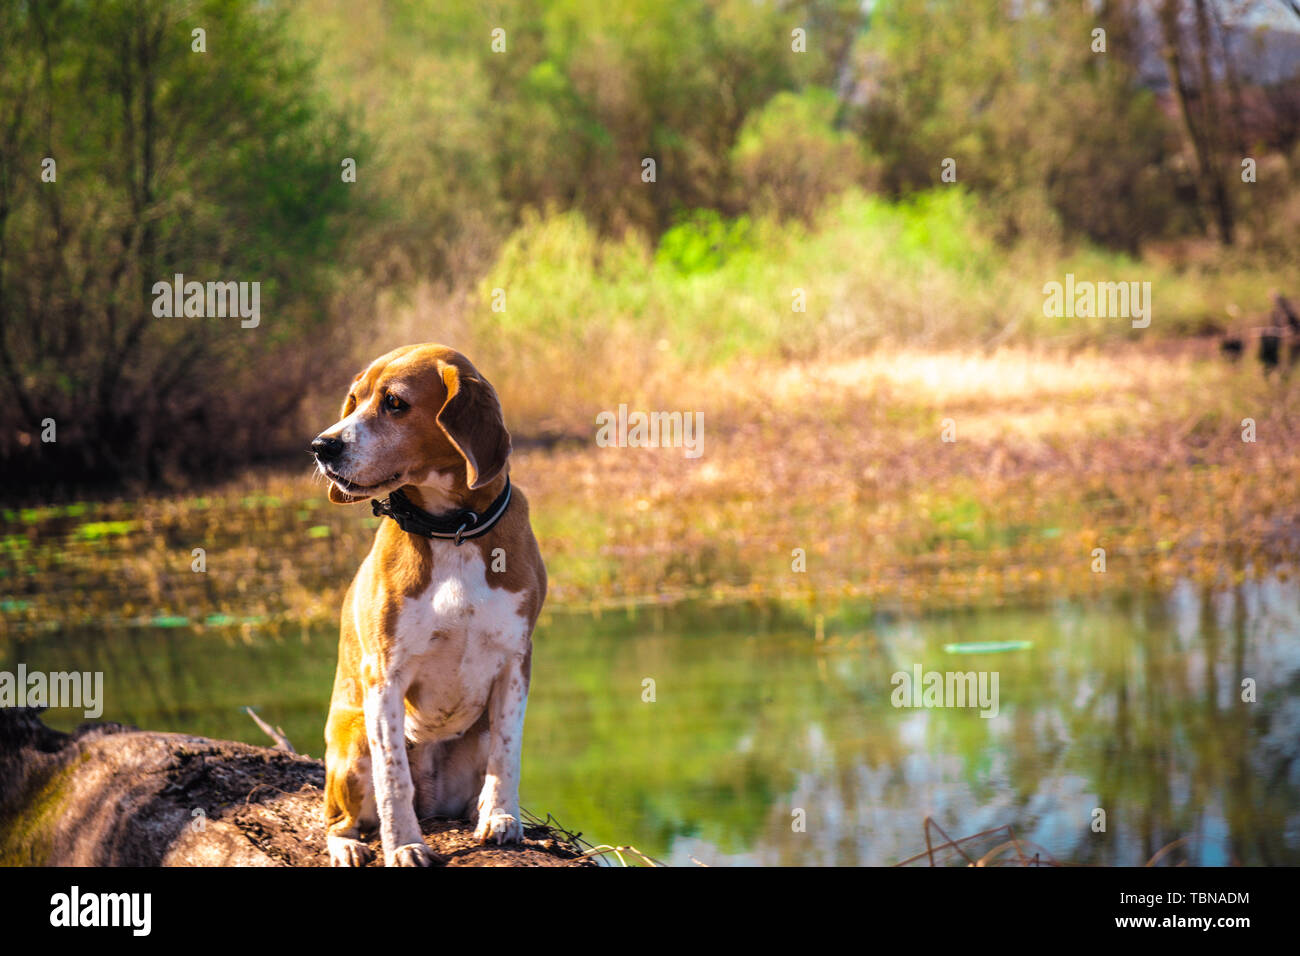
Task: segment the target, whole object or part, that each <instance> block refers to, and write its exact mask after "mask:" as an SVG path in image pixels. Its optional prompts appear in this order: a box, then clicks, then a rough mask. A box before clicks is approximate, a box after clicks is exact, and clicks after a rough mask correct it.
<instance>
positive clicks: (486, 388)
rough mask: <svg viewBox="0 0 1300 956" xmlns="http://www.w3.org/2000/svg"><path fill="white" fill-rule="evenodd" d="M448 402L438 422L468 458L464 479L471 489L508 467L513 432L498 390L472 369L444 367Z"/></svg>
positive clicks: (440, 412) (443, 373) (443, 407)
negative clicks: (502, 410) (507, 420)
mask: <svg viewBox="0 0 1300 956" xmlns="http://www.w3.org/2000/svg"><path fill="white" fill-rule="evenodd" d="M442 382H443V384H444V385H446V386H447V401H446V402H444V403H443V406H442V410H441V411H439V412H438V424H439V425H440V426H442V430H443V431H444V432H446V433H447V437H448V438H449V439H451V443H452V445H454V446H455V448H456V450H457V451H458V452H460V454H461V456H462V457H463V458H464V459H465V481H466V483H467V484H468V485H469V487H470V489H471V490H472V489H474V488H482V487H483V486H484V485H486V484H487V483H488V482H490V481H491V480H492V479H493V478H495V477H496V476H497V475H499V474H501V469H503V468H505V466H506V459H507V458H508V457H510V433H509V432H508V431H506V423H505V419H504V417H503V416H502V414H501V401H500V400H499V399H498V398H497V393H496V389H494V388H493V387H492V386H491V385H490V384H488V382H487V380H486V379H483V378H480V377H479V376H478V375H477V374H475V373H474V372H473V371H472V370H462V369H460V368H458V367H457V366H455V365H450V364H445V365H443V366H442Z"/></svg>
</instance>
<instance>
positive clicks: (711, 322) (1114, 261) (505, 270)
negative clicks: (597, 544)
mask: <svg viewBox="0 0 1300 956" xmlns="http://www.w3.org/2000/svg"><path fill="white" fill-rule="evenodd" d="M995 220H996V217H995V215H994V214H993V211H992V210H990V209H989V208H988V207H987V206H985V205H982V204H981V203H980V201H979V200H978V199H976V198H975V197H973V196H971V195H970V194H968V193H966V192H963V191H962V190H961V188H960V187H957V186H951V187H946V188H940V189H936V190H932V191H930V192H927V193H923V194H920V195H919V196H917V197H915V198H913V199H911V200H909V201H905V202H890V201H887V200H884V199H881V198H879V197H875V196H868V195H864V194H862V193H860V192H857V191H850V192H848V193H845V194H844V195H842V196H841V197H839V198H838V199H837V200H834V201H832V202H831V203H830V204H829V205H828V206H827V208H826V209H824V210H823V212H822V213H821V214H820V216H819V217H818V218H817V219H816V221H815V222H814V223H813V224H812V225H811V226H808V227H804V226H801V225H799V224H798V223H797V222H794V221H787V222H784V223H778V222H776V221H775V220H772V219H768V218H757V219H750V218H748V217H740V218H737V219H730V220H728V219H723V218H720V217H718V216H716V215H715V214H710V213H700V214H696V215H693V216H689V217H686V218H685V219H684V220H683V221H682V222H681V223H680V224H679V225H677V226H676V227H674V228H673V229H671V230H669V231H668V233H666V234H665V235H664V236H663V237H662V238H661V239H660V240H659V242H658V243H657V244H656V243H651V242H650V241H649V240H647V239H646V238H645V237H643V236H640V235H638V234H637V233H635V232H629V233H628V234H626V235H625V237H624V238H623V239H621V240H615V239H609V238H602V237H600V236H599V235H598V234H597V233H596V232H595V231H594V230H593V229H592V228H591V227H590V226H589V225H587V223H586V222H585V221H584V220H583V218H582V216H581V215H580V214H577V213H565V214H554V215H550V216H540V215H530V216H527V217H525V221H524V223H523V225H522V226H521V227H520V228H519V229H517V230H516V231H515V232H514V234H513V235H512V236H511V237H510V239H509V240H508V241H507V242H506V243H505V245H504V248H503V250H502V251H501V253H500V255H499V256H498V258H497V259H496V262H495V265H494V266H493V267H492V268H491V269H490V270H489V271H488V273H487V275H486V276H485V277H484V278H483V279H482V281H481V282H480V283H478V284H477V285H476V286H474V287H473V288H469V289H463V290H439V289H432V288H429V287H421V288H417V289H414V290H408V291H407V292H406V293H404V294H401V295H399V294H396V293H394V294H392V295H390V296H389V297H387V298H386V299H385V301H384V304H383V307H382V310H381V311H382V314H383V315H385V316H386V317H391V318H386V320H385V321H384V322H383V323H381V324H380V326H379V327H378V328H375V329H370V328H367V330H366V334H365V335H364V336H363V341H362V343H361V344H359V345H358V347H357V349H356V353H355V361H356V363H357V364H358V365H360V364H362V363H364V362H366V361H368V360H369V359H370V358H373V357H374V356H375V355H377V354H379V353H380V352H381V351H382V350H384V349H387V348H389V347H396V346H397V345H401V344H406V343H408V342H414V341H428V340H430V339H433V340H438V341H445V342H454V343H456V344H457V345H458V346H459V347H461V348H462V350H463V351H465V352H466V353H467V354H469V355H471V357H473V358H474V360H475V361H476V362H477V363H478V365H479V366H480V367H481V368H483V369H484V370H485V371H487V373H488V374H489V377H491V378H492V379H493V380H494V382H495V383H496V384H497V386H498V389H499V390H500V391H501V393H502V398H503V400H504V401H505V404H506V407H507V408H508V409H509V410H510V413H511V415H512V418H513V421H514V422H515V424H516V426H517V427H520V428H522V430H523V431H525V432H532V433H536V432H539V431H541V432H555V431H562V430H564V429H565V428H568V427H571V425H572V423H573V422H574V421H578V422H580V423H582V424H583V426H584V427H585V424H586V419H587V418H588V417H589V410H590V409H591V408H593V407H595V408H606V407H610V406H611V404H614V405H616V404H617V403H618V402H620V401H626V402H631V403H637V402H640V403H649V404H650V405H651V406H652V407H668V406H664V405H663V404H662V402H664V401H666V400H668V399H671V398H672V397H673V396H674V395H675V394H676V393H677V392H678V391H679V387H680V382H681V381H682V379H683V377H685V376H697V375H700V374H709V375H711V374H715V373H719V372H720V371H721V373H722V374H724V375H726V374H727V373H726V372H725V370H726V369H727V368H728V367H729V366H730V365H731V364H732V363H734V362H737V361H742V362H743V361H759V362H762V361H769V362H776V363H784V362H789V361H796V362H801V361H808V360H814V361H842V360H843V359H844V358H846V357H853V356H861V355H865V354H869V353H871V352H873V351H874V350H876V349H880V348H885V349H891V350H894V349H900V348H902V349H907V350H913V351H914V350H927V351H930V350H936V349H942V350H951V349H963V348H967V349H969V348H978V349H988V348H997V347H1001V346H1017V347H1027V348H1028V347H1046V348H1076V347H1082V346H1087V345H1091V346H1094V347H1098V348H1101V347H1109V345H1110V344H1112V343H1116V342H1132V343H1135V344H1139V345H1145V346H1148V347H1150V346H1151V345H1152V343H1158V342H1161V341H1167V340H1169V339H1171V338H1181V337H1186V336H1188V335H1189V334H1194V333H1199V332H1204V331H1207V330H1211V329H1217V328H1223V327H1226V326H1237V325H1239V326H1252V325H1259V324H1263V323H1264V322H1265V321H1266V318H1267V315H1268V311H1269V309H1270V307H1271V303H1270V300H1269V290H1270V289H1273V288H1279V289H1284V290H1285V289H1287V288H1288V282H1293V281H1294V277H1293V276H1291V277H1288V275H1287V274H1286V273H1285V271H1284V270H1282V269H1281V268H1280V267H1276V266H1271V265H1269V264H1268V263H1267V262H1265V261H1264V260H1262V259H1260V258H1258V257H1250V256H1246V255H1244V254H1242V255H1240V256H1239V257H1234V256H1233V255H1232V254H1231V253H1224V252H1223V251H1222V250H1219V249H1214V250H1210V249H1208V248H1206V247H1203V246H1197V245H1195V244H1191V245H1181V246H1168V247H1162V248H1156V247H1153V248H1151V249H1150V250H1148V251H1147V252H1146V253H1145V254H1144V256H1143V257H1142V258H1140V259H1137V258H1132V257H1130V256H1126V255H1124V254H1121V253H1114V252H1106V251H1102V250H1098V249H1096V248H1092V247H1088V246H1074V247H1070V248H1065V247H1062V246H1059V245H1057V244H1054V243H1052V242H1047V241H1036V240H1024V241H1021V242H1018V243H1013V244H1010V245H1006V244H1000V243H998V242H996V241H995V240H994V237H993V228H992V227H993V223H994V222H995ZM1210 252H1212V253H1213V254H1212V256H1211V255H1210V254H1209V253H1210ZM1070 273H1072V274H1074V275H1075V276H1076V278H1077V279H1078V280H1079V281H1081V282H1082V281H1087V282H1139V283H1146V282H1149V283H1150V284H1151V285H1150V299H1151V313H1150V315H1151V323H1150V326H1149V327H1148V328H1145V329H1134V328H1133V327H1132V324H1131V321H1130V320H1129V319H1127V318H1123V317H1119V318H1116V317H1082V316H1071V317H1059V318H1058V317H1052V316H1047V315H1044V300H1045V296H1044V293H1043V287H1044V285H1045V284H1046V283H1048V282H1060V283H1063V282H1064V281H1065V277H1066V275H1067V274H1070ZM735 377H736V378H737V379H739V378H741V377H742V373H739V372H738V373H736V374H735ZM342 385H343V383H340V384H339V387H340V388H341V387H342ZM336 402H337V397H336V395H335V392H334V391H331V392H330V393H329V395H328V396H327V400H326V401H325V402H324V403H323V405H322V409H321V414H322V415H324V414H327V409H328V410H329V411H332V410H333V407H334V404H335V403H336Z"/></svg>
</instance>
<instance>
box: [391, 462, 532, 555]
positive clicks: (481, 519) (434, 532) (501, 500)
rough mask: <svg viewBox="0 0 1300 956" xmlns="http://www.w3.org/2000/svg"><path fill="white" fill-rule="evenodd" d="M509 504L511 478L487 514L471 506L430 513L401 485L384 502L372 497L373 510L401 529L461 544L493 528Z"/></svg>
mask: <svg viewBox="0 0 1300 956" xmlns="http://www.w3.org/2000/svg"><path fill="white" fill-rule="evenodd" d="M509 505H510V479H509V478H507V479H506V486H505V488H503V489H502V490H501V494H499V495H497V498H496V501H494V502H492V504H490V505H489V506H488V510H487V511H486V512H484V513H483V514H479V513H478V512H477V511H470V510H469V509H463V510H460V511H451V512H448V513H447V514H443V515H434V514H430V513H429V512H427V511H425V510H424V509H423V508H417V507H416V506H415V505H413V504H411V499H410V498H408V497H406V495H404V494H402V490H401V489H400V488H399V489H397V490H396V491H394V492H392V493H391V494H390V495H389V496H388V497H387V498H385V499H384V500H382V501H381V500H380V499H378V498H373V499H371V502H370V509H371V510H372V511H373V512H374V513H375V514H376V515H377V516H379V517H381V518H385V517H386V518H392V519H393V520H394V521H396V522H397V526H398V527H399V528H401V529H402V530H403V531H406V532H408V533H409V534H418V535H420V536H421V537H423V538H446V539H448V540H451V541H454V542H456V544H457V546H459V545H460V543H461V541H463V540H464V539H465V538H477V537H478V536H479V535H481V534H486V533H487V532H488V531H490V530H491V529H492V526H493V525H494V524H496V523H497V522H498V521H500V520H501V516H502V515H503V514H505V513H506V508H507V507H509Z"/></svg>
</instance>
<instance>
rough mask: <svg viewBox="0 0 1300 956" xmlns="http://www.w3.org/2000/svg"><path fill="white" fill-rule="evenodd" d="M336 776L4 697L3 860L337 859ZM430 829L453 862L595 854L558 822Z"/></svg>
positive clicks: (261, 754) (241, 748)
mask: <svg viewBox="0 0 1300 956" xmlns="http://www.w3.org/2000/svg"><path fill="white" fill-rule="evenodd" d="M324 783H325V768H324V766H323V765H322V764H321V763H320V762H319V761H316V760H312V759H310V758H308V757H303V756H299V755H297V754H292V753H288V752H285V751H282V750H272V749H269V748H266V747H253V746H250V745H248V744H242V743H236V742H233V741H225V740H210V739H208V738H206V737H192V736H188V735H186V734H168V733H155V732H151V731H141V730H137V729H135V728H132V727H126V726H123V725H121V724H112V723H99V724H96V723H89V724H83V725H82V726H81V727H79V728H77V730H76V731H74V732H73V733H71V734H65V733H61V732H59V731H56V730H52V729H50V728H49V727H47V726H45V724H44V723H43V722H42V721H41V719H40V716H39V711H38V710H35V709H32V708H3V709H0V864H3V865H7V866H327V865H328V864H329V857H328V855H327V853H326V851H325V833H324V829H323V827H322V825H321V788H322V786H323V785H324ZM421 829H422V830H423V832H424V839H425V842H426V843H427V844H428V845H429V846H430V847H432V848H433V849H434V850H435V851H436V852H438V853H440V854H442V855H443V856H445V857H447V863H446V865H447V866H590V865H593V864H592V863H591V862H590V861H589V860H585V859H580V858H579V857H578V854H579V852H580V851H579V849H578V848H577V847H575V846H574V845H573V844H571V843H569V842H567V841H566V840H565V839H564V837H563V835H562V834H560V833H558V832H557V831H554V830H551V829H549V828H547V827H526V828H525V840H524V842H523V843H522V844H520V845H518V846H507V847H481V846H477V845H475V844H474V843H473V840H472V839H471V837H472V834H473V826H472V825H471V824H469V823H468V822H466V821H446V820H427V821H422V823H421ZM371 845H372V846H373V847H374V848H375V849H376V851H378V850H379V842H378V837H377V835H376V836H375V837H374V838H373V839H372V840H371ZM377 858H379V859H382V854H381V853H378V852H377Z"/></svg>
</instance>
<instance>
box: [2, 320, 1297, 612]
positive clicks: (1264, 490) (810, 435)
mask: <svg viewBox="0 0 1300 956" xmlns="http://www.w3.org/2000/svg"><path fill="white" fill-rule="evenodd" d="M660 398H661V399H665V403H664V404H661V405H652V406H650V407H656V408H667V409H673V408H678V409H683V410H685V409H690V410H698V411H702V412H703V414H704V444H703V454H702V456H701V457H699V458H698V459H689V458H686V457H685V455H684V454H683V451H682V450H681V449H667V448H665V449H654V450H651V449H637V448H627V449H620V448H613V447H609V448H599V447H596V446H595V444H594V441H593V435H594V431H595V428H594V425H592V424H590V423H589V422H590V419H588V420H587V421H584V420H583V419H579V418H577V417H573V418H571V419H570V420H569V421H568V422H567V423H566V429H565V434H567V435H568V437H567V438H565V439H563V440H561V441H559V442H558V443H555V444H553V445H550V446H548V447H543V446H539V445H536V444H533V445H528V444H524V445H523V446H522V447H521V448H520V449H519V450H518V451H517V453H516V456H515V458H514V465H513V468H514V472H513V474H514V477H515V479H516V481H517V483H518V484H519V485H520V487H522V488H523V489H525V491H526V492H527V494H528V495H529V497H530V500H531V502H532V509H533V515H534V523H535V526H536V530H537V533H538V536H539V538H540V540H541V544H542V549H543V553H544V554H545V556H546V559H547V563H548V567H549V569H550V573H551V581H552V590H551V598H550V605H549V606H550V608H551V609H552V610H560V609H564V608H572V609H582V608H602V607H614V606H619V605H623V604H627V603H642V602H647V601H649V602H656V601H662V600H666V599H674V598H681V597H688V596H689V597H705V598H716V599H723V600H729V599H734V598H751V597H758V598H784V599H791V600H796V601H800V602H803V601H807V602H811V605H812V606H815V607H817V608H819V609H823V608H828V607H831V606H833V604H834V603H835V602H836V601H837V600H839V599H840V598H843V597H848V596H853V597H855V598H867V599H869V600H871V601H874V602H876V603H877V604H878V605H879V606H880V607H883V608H899V609H907V610H921V609H928V608H935V607H955V606H977V605H994V604H1003V603H1008V602H1022V601H1039V600H1046V599H1050V598H1053V597H1059V596H1070V595H1075V596H1078V595H1088V594H1093V593H1100V592H1104V591H1113V592H1118V591H1133V590H1138V589H1146V588H1151V587H1165V586H1168V585H1169V584H1172V583H1173V582H1174V581H1175V580H1176V579H1177V578H1179V577H1182V576H1188V577H1191V578H1193V579H1195V580H1198V581H1202V582H1206V583H1213V582H1216V581H1226V580H1231V579H1233V578H1234V577H1238V576H1241V575H1244V574H1248V573H1251V572H1252V570H1253V569H1260V570H1262V569H1263V568H1266V567H1268V568H1271V567H1274V566H1276V565H1278V564H1282V563H1285V562H1287V561H1290V560H1292V559H1293V558H1294V557H1295V555H1296V547H1297V527H1296V515H1297V514H1300V491H1297V489H1296V485H1295V483H1294V481H1292V480H1291V477H1292V476H1294V475H1295V474H1296V471H1297V467H1298V466H1300V461H1297V457H1298V456H1300V451H1297V449H1300V442H1297V441H1296V438H1297V435H1296V425H1295V423H1296V421H1297V420H1300V419H1298V417H1297V414H1296V412H1297V410H1298V409H1297V403H1298V402H1300V392H1298V390H1297V388H1296V387H1295V385H1294V384H1293V383H1292V382H1290V381H1287V380H1285V379H1282V378H1278V377H1276V376H1275V377H1273V378H1272V379H1265V378H1264V377H1263V376H1262V375H1261V374H1260V373H1259V371H1258V369H1257V368H1256V367H1255V366H1254V365H1253V364H1243V365H1240V366H1237V365H1229V364H1225V363H1223V362H1222V361H1220V360H1219V359H1218V358H1217V357H1215V356H1214V355H1213V354H1212V351H1211V350H1210V349H1209V348H1205V349H1200V350H1199V351H1198V349H1197V348H1195V347H1192V346H1183V347H1178V348H1169V349H1164V350H1153V349H1150V348H1143V347H1139V346H1133V345H1131V346H1123V347H1116V348H1113V349H1111V350H1109V351H1107V352H1105V353H1101V352H1095V351H1083V352H1074V353H1068V352H1065V351H1059V350H1058V351H1053V352H1041V351H1030V350H1025V349H1003V350H1000V351H997V352H994V353H991V354H986V353H971V352H959V351H939V352H918V351H908V352H895V351H881V352H878V353H876V354H874V355H870V356H867V357H863V358H861V359H853V360H844V361H841V362H835V363H828V362H823V361H796V360H787V361H776V360H770V359H746V360H737V361H735V362H733V363H731V365H729V366H728V368H727V369H725V370H722V369H719V370H715V371H712V372H708V371H703V372H700V373H698V374H695V375H692V376H690V377H688V378H685V379H682V380H681V381H679V382H678V383H677V385H676V388H675V391H674V393H673V394H672V395H665V396H660ZM610 400H611V402H612V401H615V399H614V398H613V397H611V399H610ZM622 400H625V401H626V400H628V398H627V397H626V396H624V397H622ZM600 407H615V406H614V405H606V406H600ZM632 407H633V408H636V407H639V406H638V405H637V404H636V402H635V400H633V401H632ZM1245 418H1251V419H1253V420H1254V422H1255V430H1256V436H1257V440H1256V441H1255V442H1253V443H1247V442H1243V441H1242V420H1243V419H1245ZM945 419H950V420H951V426H952V428H953V429H955V438H956V441H954V442H944V441H942V438H941V433H942V430H943V427H944V420H945ZM0 521H2V522H3V523H2V525H0V582H3V593H4V595H5V598H4V601H3V603H2V604H0V628H2V629H3V630H4V631H6V632H12V633H15V634H17V633H19V632H23V633H30V632H31V631H32V630H39V629H41V628H48V627H63V626H68V625H71V624H85V625H89V626H95V627H99V626H109V625H114V624H146V623H153V624H156V625H160V626H168V625H179V624H181V623H182V622H184V623H205V622H206V624H208V625H209V626H212V627H214V628H221V629H227V628H238V629H242V630H243V631H244V632H245V633H246V634H248V635H252V634H253V633H256V632H257V631H258V630H259V629H262V628H266V627H272V626H275V625H278V624H294V623H298V622H302V623H308V622H316V621H325V620H331V619H333V618H334V617H335V616H336V615H337V610H338V607H339V604H340V601H341V598H342V592H343V589H344V588H345V587H346V585H347V582H348V580H349V579H350V577H351V575H352V574H353V572H354V571H355V568H356V566H357V564H358V562H359V561H360V559H361V557H362V556H363V555H364V553H365V551H366V549H367V548H368V547H369V542H370V539H371V536H372V530H373V527H374V526H375V524H376V522H377V519H375V518H374V517H373V516H371V514H370V511H369V509H368V508H367V507H365V506H364V505H358V506H351V507H338V506H333V505H330V504H328V502H326V500H325V495H324V488H323V486H322V485H321V484H320V482H319V480H318V479H315V478H313V477H312V476H311V475H310V474H309V472H308V469H307V468H306V466H305V465H304V467H303V468H302V469H301V470H300V471H297V472H284V471H270V472H257V473H249V474H247V475H245V476H244V477H242V478H241V479H239V480H237V481H234V482H231V483H228V484H226V485H224V486H221V487H219V488H216V489H214V490H212V491H210V492H209V493H206V494H203V495H195V496H162V497H155V498H143V499H139V500H120V501H108V502H82V503H75V504H71V505H67V504H64V505H57V506H49V507H43V508H35V509H26V510H14V509H8V510H5V511H4V512H3V515H2V516H0ZM196 548H201V549H203V555H202V559H203V562H204V567H205V568H206V570H204V571H203V572H201V573H200V572H197V571H195V570H194V567H195V562H196V560H198V559H197V558H196V556H195V553H194V549H196ZM1096 548H1104V549H1105V552H1106V571H1105V573H1097V572H1095V571H1093V570H1092V568H1093V564H1094V560H1095V558H1094V553H1093V552H1094V549H1096ZM796 549H802V551H803V553H804V554H805V555H806V570H805V571H797V570H794V567H795V564H796V560H797V559H796V555H795V550H796Z"/></svg>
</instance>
